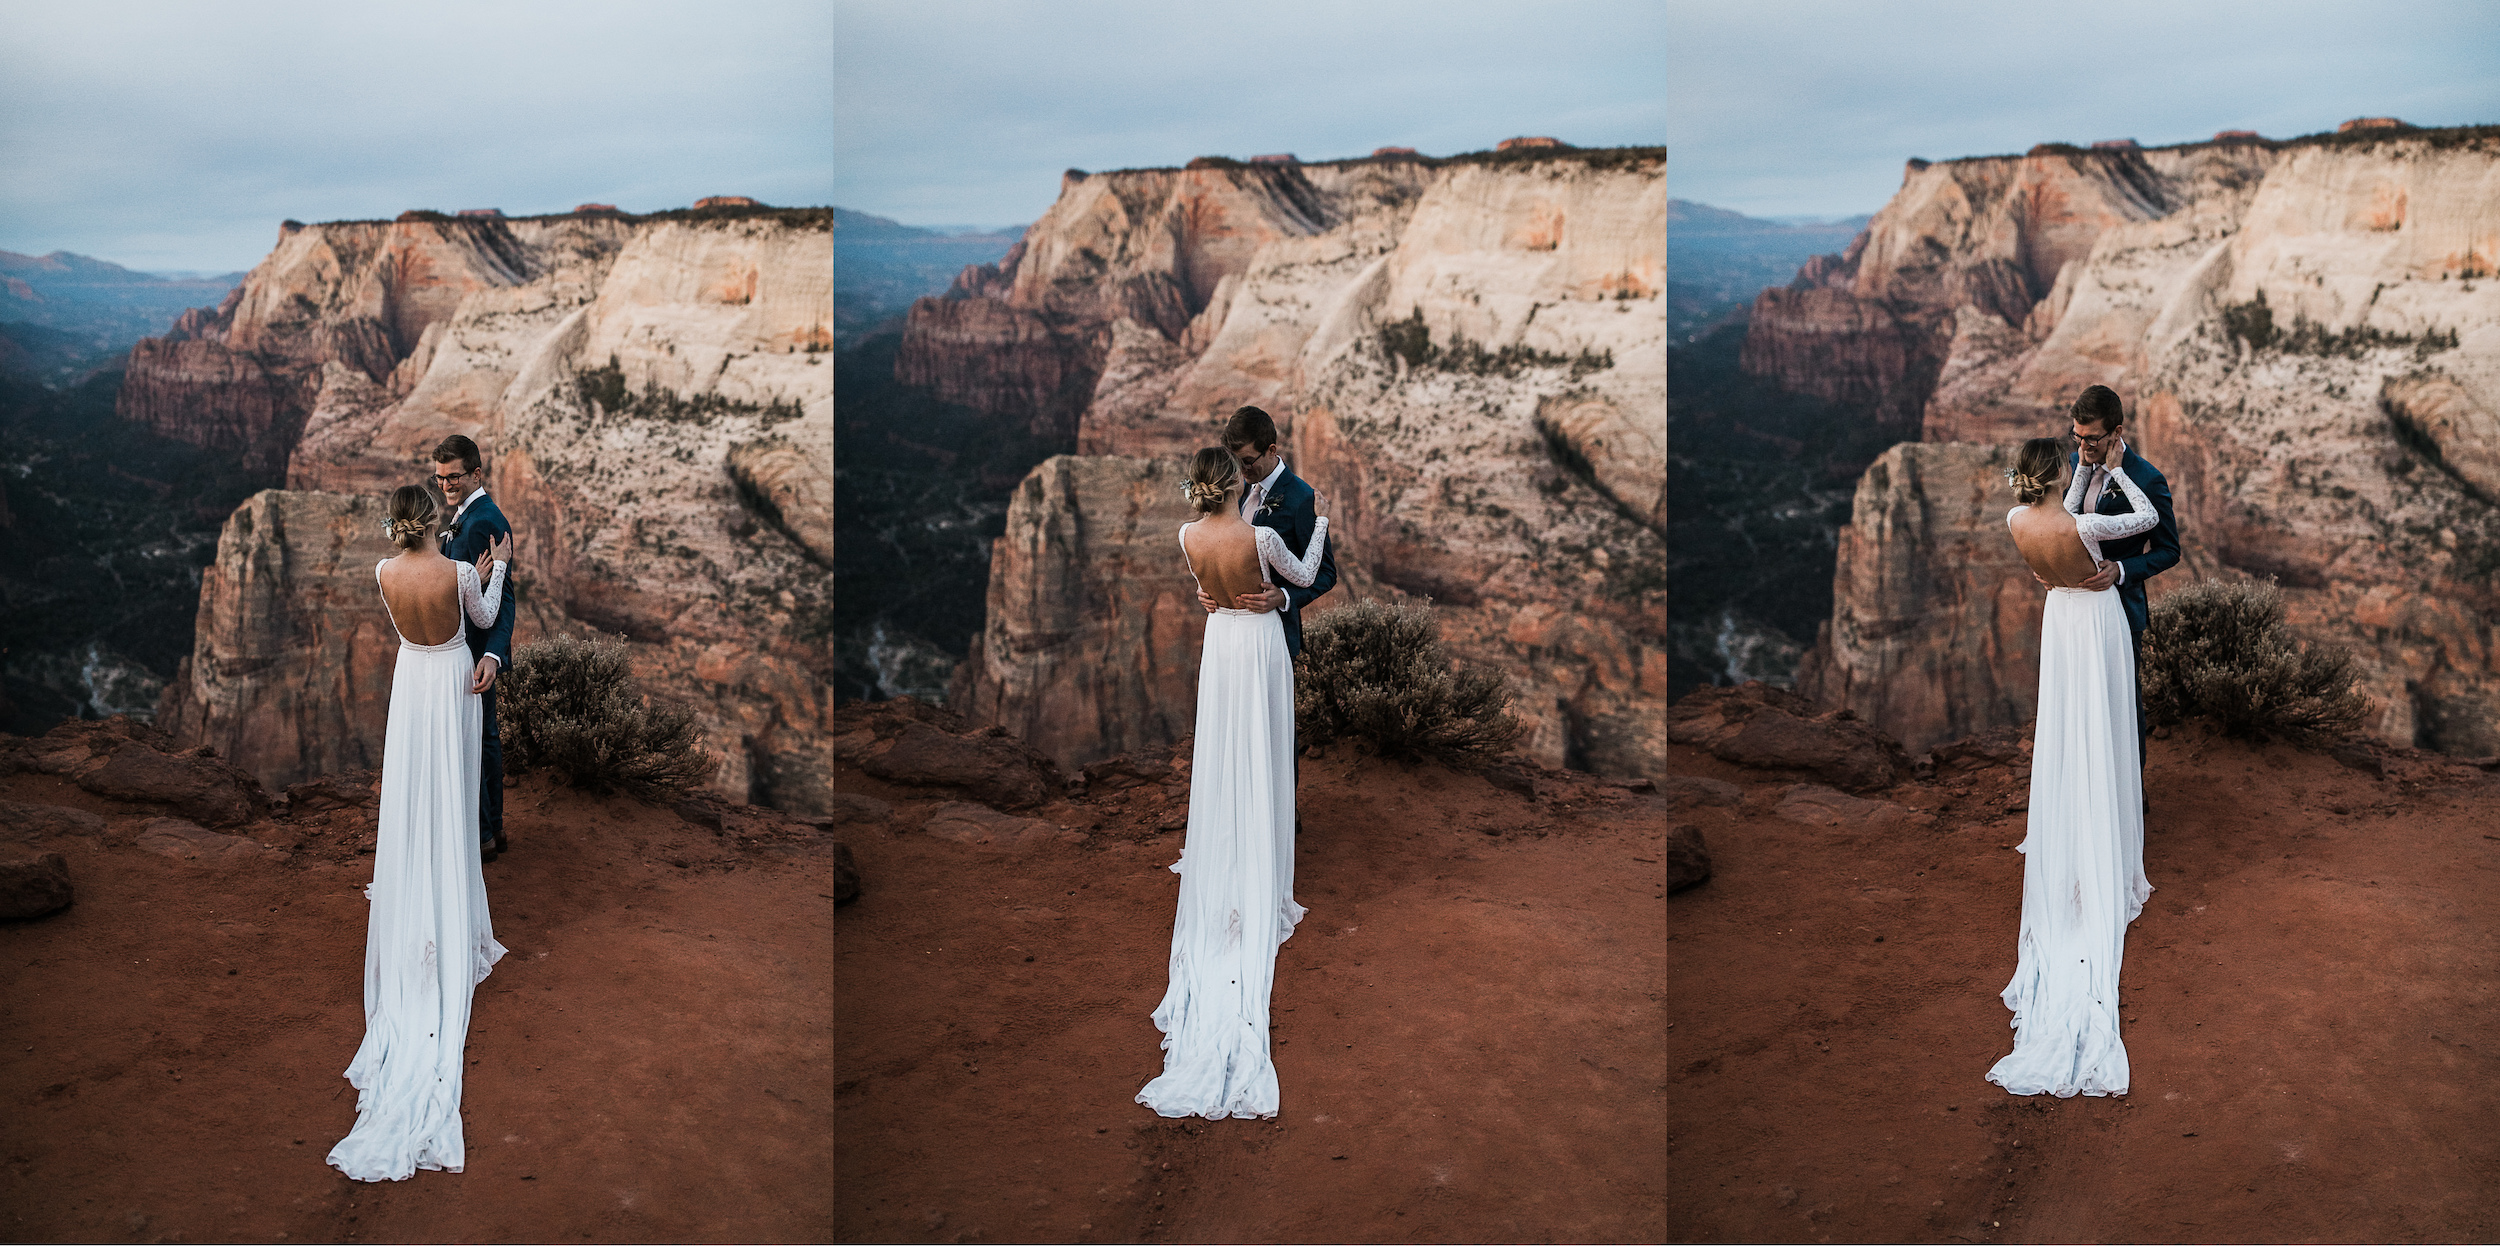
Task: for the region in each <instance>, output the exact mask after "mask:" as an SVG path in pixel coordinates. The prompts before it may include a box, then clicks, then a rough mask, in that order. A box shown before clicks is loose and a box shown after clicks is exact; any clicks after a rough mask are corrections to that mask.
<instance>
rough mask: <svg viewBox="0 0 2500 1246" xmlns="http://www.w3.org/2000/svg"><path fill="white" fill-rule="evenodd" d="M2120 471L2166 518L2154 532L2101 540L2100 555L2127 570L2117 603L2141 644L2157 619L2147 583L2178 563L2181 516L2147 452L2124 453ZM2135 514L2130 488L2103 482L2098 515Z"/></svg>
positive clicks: (2070, 464)
mask: <svg viewBox="0 0 2500 1246" xmlns="http://www.w3.org/2000/svg"><path fill="white" fill-rule="evenodd" d="M2079 465H2080V459H2079V456H2076V455H2072V454H2069V455H2067V456H2066V467H2067V470H2069V471H2073V470H2075V469H2076V468H2077V467H2078V466H2079ZM2118 470H2120V471H2122V472H2125V473H2126V474H2127V478H2128V479H2130V480H2133V481H2134V482H2135V484H2136V487H2137V488H2139V489H2142V490H2144V495H2145V496H2146V497H2148V498H2151V499H2152V501H2153V509H2154V510H2155V511H2157V512H2159V513H2160V514H2161V522H2160V523H2158V524H2155V525H2153V530H2152V531H2150V532H2147V533H2144V534H2143V535H2141V536H2131V537H2125V538H2122V539H2119V540H2116V541H2104V542H2102V543H2101V556H2102V557H2104V558H2112V559H2116V560H2117V562H2118V565H2119V566H2120V567H2121V568H2122V569H2123V578H2122V579H2121V581H2120V583H2119V585H2118V604H2119V605H2120V606H2122V607H2124V608H2125V609H2126V611H2127V630H2128V631H2130V632H2133V633H2135V634H2136V636H2137V639H2138V642H2139V643H2141V640H2142V637H2143V633H2144V625H2145V624H2146V623H2148V622H2150V621H2151V619H2152V612H2151V610H2150V608H2149V607H2148V606H2147V605H2146V604H2145V600H2144V582H2145V581H2146V580H2149V579H2151V578H2153V577H2154V576H2156V575H2159V574H2161V573H2162V572H2164V571H2168V570H2169V569H2171V568H2172V567H2175V566H2178V565H2179V520H2178V517H2177V516H2176V515H2174V514H2172V513H2171V509H2170V481H2169V480H2168V479H2167V478H2165V477H2163V475H2162V474H2161V472H2160V470H2159V469H2157V468H2155V467H2154V466H2153V465H2152V464H2150V463H2147V462H2145V461H2144V456H2142V455H2140V454H2137V453H2136V452H2135V447H2134V446H2129V447H2127V453H2126V455H2125V457H2123V458H2121V459H2120V460H2119V462H2118ZM2134 512H2135V504H2134V503H2132V502H2129V501H2128V500H2127V491H2126V490H2124V489H2121V488H2119V487H2118V486H2117V485H2116V484H2105V485H2103V486H2101V504H2100V507H2099V509H2098V510H2097V511H2096V512H2095V513H2096V514H2102V515H2127V514H2133V513H2134Z"/></svg>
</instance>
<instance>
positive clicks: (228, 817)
mask: <svg viewBox="0 0 2500 1246" xmlns="http://www.w3.org/2000/svg"><path fill="white" fill-rule="evenodd" d="M70 778H71V779H72V780H74V781H75V782H76V783H77V784H78V786H80V787H82V788H85V789H86V790H88V791H90V792H93V793H95V794H96V795H98V796H103V797H108V798H110V799H113V800H126V801H133V802H139V803H146V804H160V805H171V806H173V807H174V808H176V809H179V810H181V811H182V812H183V813H185V814H187V815H189V816H190V817H193V818H196V819H198V820H200V821H201V822H205V823H207V824H208V825H210V826H235V825H239V824H241V823H243V822H247V821H249V820H251V819H252V818H253V817H255V816H257V815H258V814H259V813H260V812H261V810H262V808H263V806H265V805H266V804H267V800H266V798H265V797H264V796H263V795H262V792H261V789H260V785H259V784H258V783H257V782H255V781H254V780H253V779H252V778H251V777H250V776H248V775H246V774H244V773H243V772H241V771H239V770H237V769H235V768H234V767H233V766H229V765H226V764H225V763H223V762H219V761H215V760H213V759H209V758H203V757H169V756H166V755H165V754H163V753H160V752H157V751H156V750H155V749H152V748H149V747H148V746H147V745H145V744H142V743H140V742H139V741H137V740H124V741H122V742H121V743H120V744H119V745H118V746H117V747H115V748H114V749H113V750H112V751H111V752H109V753H105V754H103V755H101V756H99V757H96V758H93V759H90V760H89V761H88V762H87V763H86V764H84V765H82V766H80V767H79V768H78V769H76V770H74V771H72V772H71V774H70Z"/></svg>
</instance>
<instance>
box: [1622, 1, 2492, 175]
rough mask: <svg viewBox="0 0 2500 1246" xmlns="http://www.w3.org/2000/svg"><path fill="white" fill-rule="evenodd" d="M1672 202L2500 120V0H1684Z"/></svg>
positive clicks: (1676, 38) (1677, 44)
mask: <svg viewBox="0 0 2500 1246" xmlns="http://www.w3.org/2000/svg"><path fill="white" fill-rule="evenodd" d="M1670 3H1671V4H1672V6H1673V8H1672V16H1671V20H1670V25H1669V37H1670V46H1671V52H1670V55H1669V58H1668V69H1667V73H1666V74H1665V83H1666V100H1667V117H1668V120H1667V142H1668V144H1669V147H1670V149H1671V150H1670V152H1669V155H1668V165H1667V184H1668V188H1669V192H1670V193H1671V194H1673V195H1675V196H1676V197H1677V198H1681V199H1693V200H1698V201H1700V202H1703V203H1710V204H1715V205H1718V206H1720V207H1726V208H1734V209H1736V210H1738V211H1741V212H1746V213H1750V214H1753V215H1756V216H1804V215H1821V216H1835V217H1837V216H1845V215H1851V214H1855V213H1860V212H1871V211H1874V210H1875V209H1877V208H1879V207H1882V206H1883V203H1884V201H1885V200H1886V199H1888V198H1890V197H1891V195H1892V193H1893V192H1894V191H1895V190H1897V189H1899V188H1900V185H1901V167H1902V162H1903V161H1904V160H1906V159H1908V158H1909V157H1912V156H1923V157H1925V158H1927V159H1930V160H1938V159H1944V158H1946V157H1951V156H1982V155H1995V154H2000V153H2005V152H2020V151H2023V150H2025V149H2027V148H2029V147H2031V146H2032V145H2033V144H2035V143H2043V142H2059V141H2062V142H2070V143H2076V144H2083V143H2090V142H2092V141H2094V140H2097V139H2108V138H2132V139H2135V140H2137V141H2138V142H2141V143H2143V144H2145V145H2146V146H2153V145H2156V144H2166V143H2178V142H2188V141H2193V140H2198V139H2205V138H2210V137H2212V135H2213V133H2214V132H2215V131H2217V130H2255V131H2258V132H2259V133H2261V134H2264V135H2266V136H2267V137H2269V138H2290V137H2293V136H2295V135H2300V134H2311V133H2316V132H2318V131H2320V130H2332V129H2334V128H2335V126H2336V124H2337V123H2338V122H2341V121H2344V120H2346V119H2348V118H2352V117H2359V116H2396V117H2401V118H2403V119H2404V120H2406V121H2410V122H2413V123H2414V124H2416V125H2470V124H2487V123H2500V4H2496V3H2493V2H2492V0H2371V2H2366V3H2318V2H2315V0H2261V2H2244V0H2231V2H2222V3H2216V2H2212V0H2143V2H2134V0H2125V2H2112V0H2089V2H2087V3H2072V4H2030V3H2013V2H2010V0H1990V2H1987V3H1977V2H1964V3H1950V2H1942V0H1908V2H1896V3H1886V4H1873V3H1863V2H1861V0H1791V2H1780V0H1763V2H1758V3H1743V4H1736V3H1712V4H1708V5H1701V4H1692V3H1686V2H1685V0H1670Z"/></svg>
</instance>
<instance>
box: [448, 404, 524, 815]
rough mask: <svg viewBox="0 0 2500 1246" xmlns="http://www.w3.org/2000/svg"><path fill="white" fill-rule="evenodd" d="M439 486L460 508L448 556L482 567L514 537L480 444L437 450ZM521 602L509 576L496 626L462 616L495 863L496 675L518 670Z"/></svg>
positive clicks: (498, 781)
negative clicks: (481, 719)
mask: <svg viewBox="0 0 2500 1246" xmlns="http://www.w3.org/2000/svg"><path fill="white" fill-rule="evenodd" d="M434 485H435V487H436V488H439V489H441V490H442V491H443V500H444V501H445V502H446V503H448V504H450V505H451V506H452V507H453V508H454V509H453V511H452V515H451V521H450V522H449V523H446V524H444V525H443V537H442V541H443V556H444V557H446V558H449V559H451V560H453V561H454V562H476V561H477V559H478V555H480V554H483V553H485V552H486V548H487V546H488V545H489V544H491V543H493V541H494V540H495V538H497V537H505V538H509V537H510V536H511V535H512V525H511V524H508V523H505V522H504V518H503V510H502V509H501V508H500V507H497V506H496V505H495V499H493V498H490V497H488V496H486V465H485V462H484V461H483V460H482V459H480V458H479V456H478V452H477V443H476V442H474V441H471V440H469V439H468V438H466V437H463V436H461V435H460V434H458V433H454V434H452V435H451V436H449V437H445V438H443V441H442V444H441V445H438V446H436V447H434ZM517 600H518V599H517V597H516V596H515V594H514V592H513V588H512V584H511V581H510V579H509V577H507V578H506V580H505V585H504V606H503V610H502V612H501V613H499V614H497V615H496V616H495V625H494V626H493V627H489V628H479V627H478V626H476V625H475V624H473V623H471V622H469V618H468V613H467V612H466V611H462V612H461V617H460V633H461V635H463V636H466V637H468V640H469V656H470V657H471V658H474V659H475V660H476V661H477V669H476V671H475V672H474V673H472V674H471V675H470V677H469V691H471V692H473V693H483V694H484V695H485V697H486V707H485V708H486V734H485V738H484V739H483V740H482V741H481V742H480V748H479V753H480V756H479V761H480V762H481V764H480V765H479V767H478V785H477V833H478V840H479V845H478V854H479V856H480V857H481V858H482V859H484V860H487V861H492V860H494V859H495V858H496V856H498V855H500V854H501V853H502V852H503V850H504V848H505V846H506V841H505V839H504V834H503V732H502V731H501V730H500V729H498V727H497V726H496V723H495V676H497V675H498V674H501V673H502V672H503V670H504V668H506V667H508V666H511V665H512V619H513V616H514V615H516V614H518V613H520V612H519V611H517V610H515V609H513V606H514V604H515V603H516V601H517Z"/></svg>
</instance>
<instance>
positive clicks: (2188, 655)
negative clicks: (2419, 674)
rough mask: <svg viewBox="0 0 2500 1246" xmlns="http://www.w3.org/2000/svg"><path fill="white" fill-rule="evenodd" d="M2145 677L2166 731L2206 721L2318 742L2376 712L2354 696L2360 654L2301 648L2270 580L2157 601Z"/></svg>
mask: <svg viewBox="0 0 2500 1246" xmlns="http://www.w3.org/2000/svg"><path fill="white" fill-rule="evenodd" d="M2142 671H2143V680H2144V712H2145V717H2146V718H2147V719H2148V720H2149V721H2150V722H2151V723H2152V724H2153V725H2154V726H2157V727H2159V726H2173V725H2176V724H2178V723H2181V722H2184V721H2186V720H2188V719H2190V718H2204V719H2209V720H2211V721H2212V722H2213V723H2214V724H2216V725H2217V726H2219V727H2221V728H2222V730H2223V731H2224V732H2225V733H2226V734H2229V735H2237V736H2258V737H2265V736H2282V737H2285V738H2287V739H2291V740H2296V741H2299V742H2302V743H2318V742H2320V741H2323V740H2328V739H2332V738H2333V737H2335V736H2338V735H2343V734H2346V733H2348V732H2350V731H2352V730H2353V729H2355V728H2357V727H2359V726H2360V725H2361V722H2362V720H2363V718H2364V717H2366V716H2367V715H2368V713H2369V710H2370V703H2369V701H2368V700H2367V699H2365V698H2364V697H2362V695H2361V694H2360V693H2359V692H2358V691H2356V690H2355V689H2354V688H2353V682H2354V679H2355V676H2356V673H2357V672H2356V669H2355V664H2354V661H2353V656H2352V652H2351V651H2350V650H2348V649H2345V648H2343V647H2341V646H2338V645H2319V644H2309V645H2304V644H2302V643H2300V641H2299V639H2298V638H2297V637H2295V636H2294V635H2293V633H2292V629H2291V627H2290V626H2289V625H2288V624H2286V623H2285V622H2284V621H2283V591H2282V590H2281V589H2278V588H2276V587H2275V586H2274V584H2273V583H2272V582H2270V581H2242V582H2238V583H2225V582H2222V581H2216V580H2208V581H2206V582H2204V583H2201V584H2197V585H2194V586H2192V587H2189V588H2184V589H2181V590H2179V591H2178V592H2175V593H2172V594H2170V595H2168V596H2166V597H2163V598H2162V599H2161V600H2160V601H2158V602H2155V603H2154V604H2153V613H2152V620H2151V625H2150V626H2148V627H2146V628H2145V630H2144V656H2143V668H2142Z"/></svg>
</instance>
